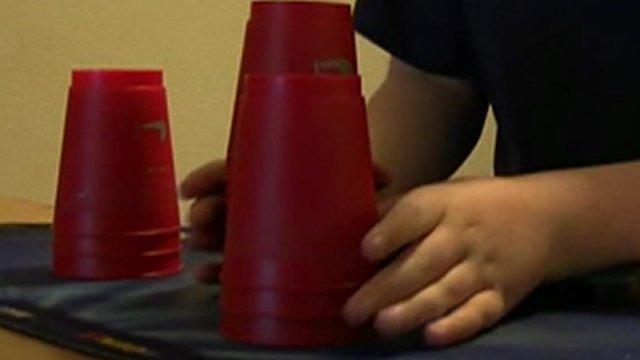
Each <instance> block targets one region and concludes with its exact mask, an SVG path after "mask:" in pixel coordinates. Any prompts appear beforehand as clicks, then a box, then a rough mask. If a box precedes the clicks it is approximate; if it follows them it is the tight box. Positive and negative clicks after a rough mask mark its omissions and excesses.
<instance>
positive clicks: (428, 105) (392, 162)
mask: <svg viewBox="0 0 640 360" xmlns="http://www.w3.org/2000/svg"><path fill="white" fill-rule="evenodd" d="M486 111H487V105H486V103H485V102H483V101H481V100H479V99H478V96H477V94H476V93H475V89H474V87H473V85H472V84H471V83H470V81H468V80H463V79H455V78H448V77H444V76H440V75H433V74H428V73H425V72H423V71H420V70H418V69H415V68H412V67H410V66H409V65H406V64H404V63H401V62H399V61H398V60H392V62H391V64H390V68H389V73H388V75H387V79H386V81H385V82H384V83H383V84H382V86H381V87H380V88H379V89H378V90H377V91H376V93H375V94H374V95H373V96H372V98H371V99H370V101H369V105H368V113H369V118H370V128H371V138H372V144H373V153H374V159H375V160H376V162H378V163H379V164H380V165H381V166H382V167H383V168H385V169H387V170H388V171H389V172H390V173H391V175H392V178H393V181H392V184H391V189H390V192H392V193H397V192H401V191H405V190H408V189H411V188H413V187H415V186H417V185H421V184H425V183H429V182H433V181H439V180H444V179H446V178H448V177H449V176H450V175H451V174H453V172H455V170H456V169H457V168H458V167H459V166H460V164H461V163H462V162H463V161H464V160H465V159H466V157H467V156H468V155H469V153H470V152H471V150H472V149H473V147H474V146H475V144H476V142H477V140H478V137H479V135H480V132H481V130H482V126H483V124H484V119H485V116H486Z"/></svg>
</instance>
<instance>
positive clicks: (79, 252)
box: [53, 70, 181, 280]
mask: <svg viewBox="0 0 640 360" xmlns="http://www.w3.org/2000/svg"><path fill="white" fill-rule="evenodd" d="M56 195H57V196H56V204H55V214H54V226H53V232H54V245H53V272H54V274H55V275H57V276H60V277H64V278H73V279H94V280H95V279H127V278H148V277H159V276H166V275H171V274H174V273H176V272H178V271H179V270H180V268H181V261H180V247H181V246H180V240H179V217H178V205H177V197H176V186H175V176H174V167H173V155H172V150H171V136H170V130H169V123H168V111H167V99H166V92H165V88H164V86H163V81H162V72H160V71H154V70H148V71H146V70H78V71H74V72H73V74H72V84H71V88H70V90H69V96H68V104H67V117H66V122H65V129H64V139H63V145H62V155H61V161H60V169H59V175H58V188H57V194H56Z"/></svg>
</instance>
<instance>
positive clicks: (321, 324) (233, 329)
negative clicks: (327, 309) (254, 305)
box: [220, 312, 366, 348]
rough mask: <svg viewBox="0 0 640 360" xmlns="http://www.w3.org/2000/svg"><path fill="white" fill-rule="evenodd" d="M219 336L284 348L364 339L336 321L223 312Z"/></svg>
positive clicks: (360, 332) (236, 340)
mask: <svg viewBox="0 0 640 360" xmlns="http://www.w3.org/2000/svg"><path fill="white" fill-rule="evenodd" d="M220 333H221V334H222V336H223V337H224V338H225V339H227V340H229V341H235V342H240V343H245V344H251V345H259V346H267V347H287V348H308V347H322V346H338V345H347V344H351V343H354V342H358V341H362V340H364V339H365V337H366V332H365V331H364V329H354V328H351V327H349V326H348V325H347V324H345V323H344V322H343V321H342V320H341V319H340V318H336V319H323V320H314V321H308V320H302V321H300V320H284V319H279V318H274V317H265V316H254V315H239V314H229V313H225V312H223V313H222V314H221V325H220Z"/></svg>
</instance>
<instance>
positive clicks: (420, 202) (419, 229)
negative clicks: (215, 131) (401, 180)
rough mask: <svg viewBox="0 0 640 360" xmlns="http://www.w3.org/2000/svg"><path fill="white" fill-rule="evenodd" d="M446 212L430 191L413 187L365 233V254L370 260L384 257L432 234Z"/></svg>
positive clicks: (363, 250)
mask: <svg viewBox="0 0 640 360" xmlns="http://www.w3.org/2000/svg"><path fill="white" fill-rule="evenodd" d="M443 216H444V208H443V207H442V205H441V204H438V202H437V201H436V199H435V197H434V196H430V192H429V191H427V190H421V191H412V192H411V193H409V194H408V195H407V196H405V197H403V198H402V199H401V200H400V201H398V202H397V203H396V205H395V206H394V207H393V208H392V209H391V210H390V211H389V212H388V213H387V215H386V216H385V217H384V218H383V219H382V220H381V221H380V222H379V223H378V224H377V225H376V226H374V227H373V228H372V229H371V230H370V231H369V233H368V234H367V235H366V236H365V238H364V241H363V242H362V253H363V256H364V257H365V258H367V259H369V260H370V261H378V260H382V259H384V258H385V257H387V256H389V255H391V254H393V253H394V252H396V251H397V250H399V249H401V248H402V247H404V246H406V245H407V244H409V243H411V242H413V241H415V240H416V239H419V238H422V237H424V236H426V235H427V234H429V233H430V232H431V231H432V230H433V229H434V228H435V227H436V225H437V224H438V223H439V222H440V220H441V218H442V217H443Z"/></svg>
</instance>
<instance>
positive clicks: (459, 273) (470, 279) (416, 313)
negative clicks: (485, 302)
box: [374, 263, 485, 336]
mask: <svg viewBox="0 0 640 360" xmlns="http://www.w3.org/2000/svg"><path fill="white" fill-rule="evenodd" d="M480 279H481V277H480V275H479V274H478V272H477V270H476V267H474V266H472V265H470V264H469V263H462V264H459V265H457V266H455V267H454V268H453V269H451V271H449V272H448V273H447V274H446V275H445V276H443V277H442V278H441V279H440V280H438V281H437V282H436V283H434V284H433V285H431V286H428V287H427V288H425V289H423V290H422V291H420V292H419V293H417V294H415V295H414V296H413V297H411V298H409V299H407V300H405V301H403V302H400V303H398V304H395V305H392V306H390V307H388V308H386V309H384V310H382V311H381V312H380V313H378V316H377V317H376V321H375V324H374V325H375V327H376V329H377V330H378V331H379V332H380V333H382V334H384V335H388V336H392V335H398V334H400V333H403V332H405V331H409V330H411V329H414V328H416V327H418V326H420V325H422V324H424V323H427V322H430V321H432V320H434V319H437V318H440V317H441V316H443V315H444V314H446V313H447V312H449V311H450V310H451V309H453V308H455V307H457V306H458V305H460V304H461V303H463V302H464V301H466V300H467V299H468V298H470V297H471V296H472V295H473V294H475V293H476V292H478V291H480V290H482V289H483V288H484V286H485V284H484V283H483V282H482V281H481V280H480Z"/></svg>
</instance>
